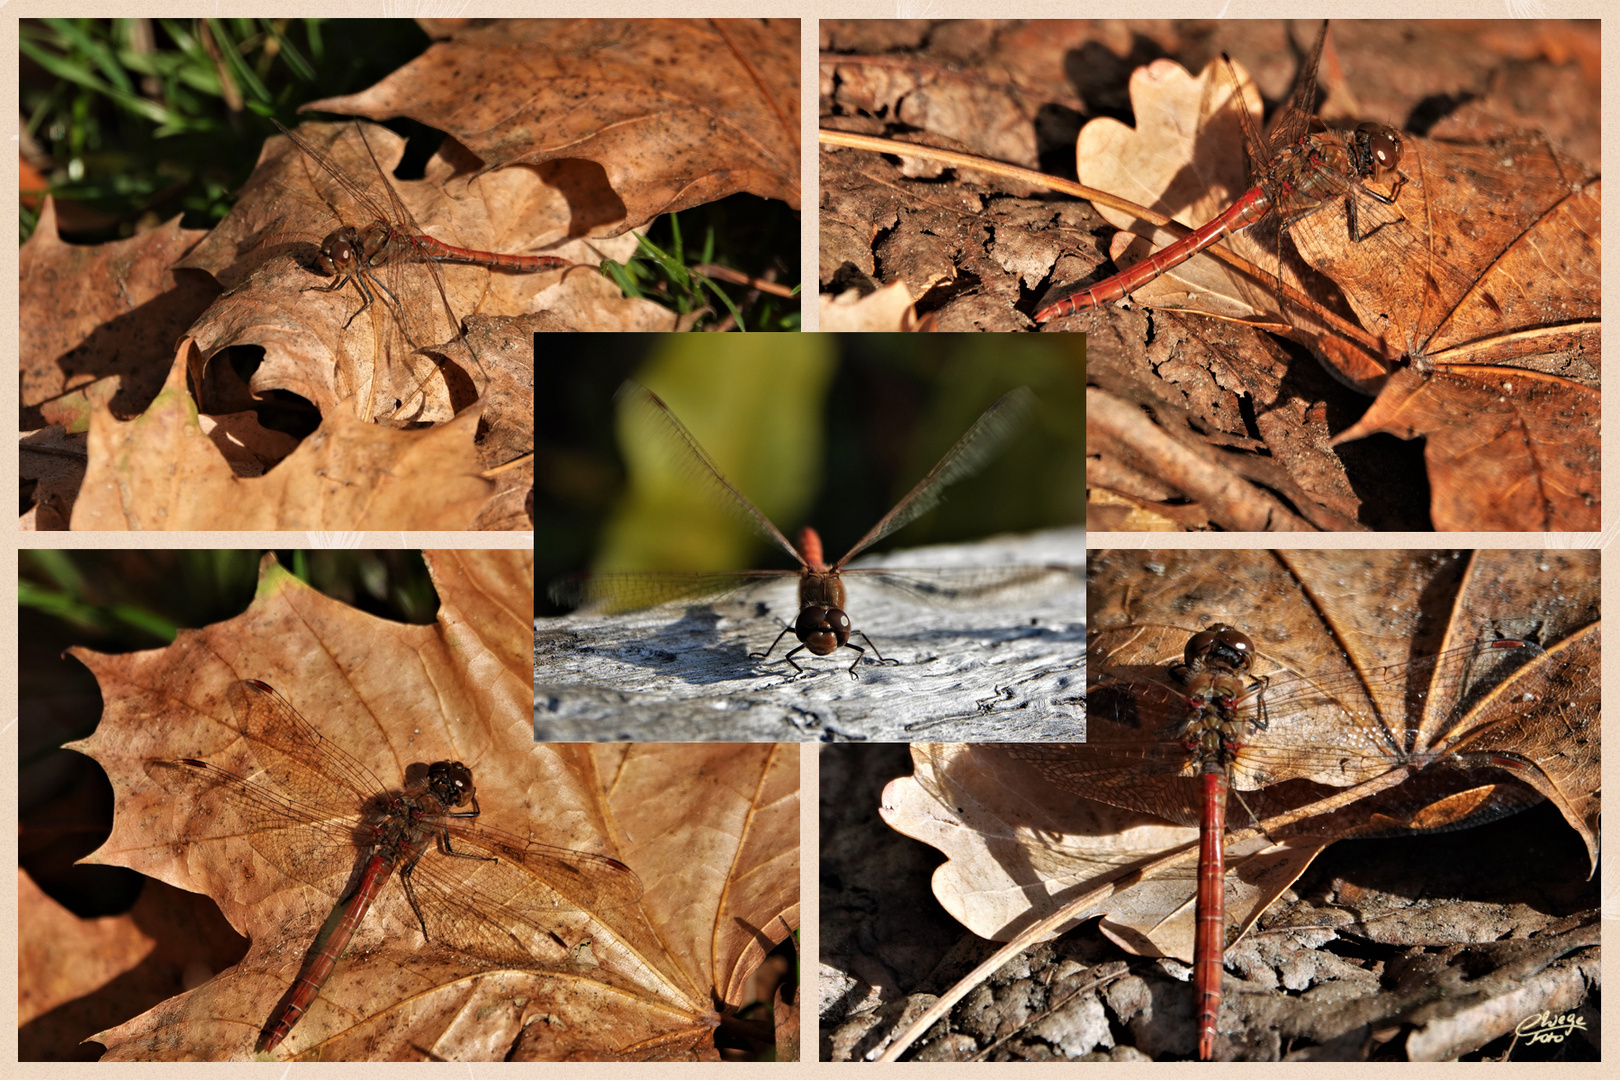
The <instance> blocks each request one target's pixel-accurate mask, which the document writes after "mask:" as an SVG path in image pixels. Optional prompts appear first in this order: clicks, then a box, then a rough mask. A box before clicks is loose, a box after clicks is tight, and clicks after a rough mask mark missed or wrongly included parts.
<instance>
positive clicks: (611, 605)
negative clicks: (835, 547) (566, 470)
mask: <svg viewBox="0 0 1620 1080" xmlns="http://www.w3.org/2000/svg"><path fill="white" fill-rule="evenodd" d="M1034 399H1035V395H1034V394H1032V393H1031V392H1030V391H1029V389H1028V388H1026V387H1020V388H1019V389H1017V390H1013V391H1010V392H1009V393H1007V394H1005V395H1003V396H1002V397H1001V398H1000V399H999V400H997V401H996V402H995V403H994V404H993V405H991V406H990V408H988V409H986V410H985V412H984V415H982V416H980V417H979V419H978V420H977V421H975V422H974V424H973V426H972V427H971V428H969V429H968V430H967V433H966V434H964V435H963V436H962V437H961V438H960V439H958V440H957V441H956V444H955V445H954V446H952V447H951V448H950V449H949V450H947V451H946V452H945V456H944V457H942V458H940V460H939V463H938V464H937V465H935V466H934V467H933V468H932V469H931V470H929V472H928V475H926V476H924V477H923V478H922V479H921V480H919V481H917V484H916V486H915V487H913V488H912V489H911V490H910V491H909V492H907V493H906V495H905V496H904V497H903V498H901V500H900V501H899V502H897V503H895V505H894V508H893V509H891V510H890V511H889V512H888V513H887V514H884V515H883V517H882V518H881V519H880V520H879V521H878V523H877V524H876V525H873V526H872V527H871V528H870V529H868V530H867V531H866V534H865V535H864V536H862V537H861V538H860V539H859V540H857V541H855V544H854V546H852V547H851V548H850V549H849V550H848V551H847V552H845V553H844V556H843V558H841V559H839V560H838V561H837V562H835V563H828V562H827V561H826V558H825V554H824V552H823V549H822V543H821V536H820V534H818V533H817V532H816V530H815V529H813V528H810V527H808V526H806V527H805V528H804V529H803V530H801V531H800V533H799V544H798V546H797V547H795V546H794V545H793V544H792V543H790V542H789V541H788V539H787V537H786V536H784V535H783V534H782V531H781V530H780V529H778V528H777V527H776V526H775V525H774V524H772V522H771V520H770V518H768V517H766V516H765V514H764V513H763V512H761V511H760V509H759V508H758V507H756V506H755V505H754V504H753V503H752V502H750V501H749V500H748V498H747V496H745V495H743V494H742V492H740V491H738V490H737V488H736V486H735V485H733V484H732V482H731V481H730V480H728V479H727V478H726V476H725V474H724V473H723V472H721V471H720V467H719V466H718V465H716V464H715V462H714V459H713V458H711V457H710V456H709V454H708V452H707V451H706V450H704V449H703V447H702V445H701V444H699V443H698V441H697V438H696V437H695V436H693V434H692V433H691V432H690V431H688V430H687V428H686V425H685V424H683V423H681V421H680V419H679V418H677V417H676V415H675V414H674V412H672V411H671V410H670V408H669V406H668V405H666V404H664V402H663V400H662V399H661V398H659V397H658V395H657V394H654V393H653V392H652V391H651V390H648V389H646V388H645V387H642V386H639V385H637V384H635V383H633V382H632V383H626V384H625V386H624V388H623V389H622V390H621V391H620V392H619V395H618V397H617V399H616V400H617V401H618V402H619V404H620V405H621V407H624V408H626V409H628V410H630V412H631V414H632V416H633V418H634V420H633V422H634V423H635V424H636V425H637V426H638V427H640V428H642V429H644V430H648V431H652V432H655V433H657V434H658V436H659V438H660V442H661V443H662V444H663V445H664V446H665V448H666V449H667V451H668V453H669V455H670V456H671V458H672V460H675V461H677V462H679V463H680V464H681V465H682V466H683V470H684V471H685V472H686V473H687V474H688V475H691V476H693V477H695V478H696V479H697V481H698V482H699V483H700V484H702V485H703V486H704V487H705V489H706V490H707V491H708V492H709V494H710V495H711V496H712V497H713V498H714V500H715V501H716V502H717V503H719V504H720V505H721V506H723V507H725V508H726V509H727V510H728V511H729V512H731V513H732V514H733V515H734V516H736V517H737V518H738V519H740V520H741V521H743V522H744V523H745V524H747V525H748V526H749V527H750V528H751V529H753V530H754V531H755V532H756V533H757V534H759V535H760V536H761V537H763V538H764V539H765V540H767V541H769V542H770V543H772V544H774V545H775V546H776V547H778V548H779V549H781V550H782V551H784V552H786V553H787V554H788V555H789V556H791V557H792V558H793V560H794V561H795V562H797V563H798V564H799V569H798V570H746V571H725V572H719V573H677V572H668V573H658V572H634V573H590V574H578V575H574V576H572V577H568V578H563V579H562V580H560V581H558V582H556V583H555V584H554V585H553V586H552V588H551V597H552V599H553V600H554V601H556V602H557V603H558V604H561V605H563V606H565V607H576V606H577V607H581V608H583V609H584V610H587V611H593V612H605V613H613V612H621V611H634V610H637V609H640V608H648V607H655V606H657V605H660V604H667V603H674V602H677V601H683V600H685V601H691V600H702V599H714V598H716V597H719V596H723V595H726V594H727V593H731V592H735V591H737V590H738V589H742V588H746V587H747V586H749V585H752V584H757V583H760V582H767V581H774V580H782V579H786V578H792V577H797V578H798V579H799V613H798V616H797V618H796V619H795V620H794V622H793V623H791V624H789V625H787V626H785V627H784V628H783V629H782V632H781V633H780V634H778V635H777V636H776V640H775V641H773V642H772V643H771V647H770V648H769V649H767V650H765V652H763V653H750V654H749V658H750V659H755V660H760V661H761V662H765V663H771V664H777V663H784V662H785V663H787V664H789V665H791V666H792V668H793V670H794V671H795V672H796V673H802V672H803V671H804V668H802V667H801V666H800V665H799V663H798V662H797V661H796V660H795V659H794V657H796V656H797V655H798V654H799V653H801V652H806V651H808V652H809V653H810V654H811V655H813V656H830V655H831V654H832V653H834V652H836V651H837V650H838V649H841V648H849V649H853V650H855V653H856V655H855V658H854V659H853V660H851V661H850V665H849V668H848V671H849V675H850V677H851V678H859V677H860V674H859V672H858V670H857V668H858V666H859V665H860V663H861V661H862V660H863V659H865V657H866V649H867V648H870V649H871V650H872V653H873V655H874V656H875V657H876V661H875V662H876V663H878V664H891V665H892V664H897V663H898V662H899V661H897V660H891V659H888V658H886V657H884V656H883V655H882V653H881V652H880V651H879V650H878V648H877V646H876V645H873V644H872V641H871V639H870V638H868V637H867V636H866V634H865V632H864V631H860V630H856V629H855V628H854V625H853V623H852V622H851V621H850V618H849V615H848V614H847V612H846V611H845V608H846V601H845V592H844V579H845V577H846V576H847V577H848V578H850V579H852V580H860V581H864V582H870V583H872V584H875V585H879V586H882V587H887V588H890V589H894V590H898V591H901V592H904V593H908V594H910V595H912V596H915V597H918V598H920V599H923V600H924V601H927V602H941V603H945V602H958V601H971V600H975V599H977V598H979V597H982V596H986V595H989V594H990V593H993V592H995V591H996V590H999V589H1005V588H1008V587H1011V586H1013V585H1017V584H1020V583H1028V582H1033V581H1035V580H1038V579H1039V578H1040V577H1042V576H1043V575H1045V574H1047V573H1048V572H1049V570H1048V568H1045V567H1034V566H1025V567H1019V566H1013V567H1007V566H1003V567H985V568H977V569H935V570H905V569H898V568H888V567H884V568H878V567H871V568H849V567H848V563H849V561H850V560H851V559H853V558H855V556H857V555H859V554H860V553H861V552H863V551H865V550H866V549H867V548H869V547H871V546H872V545H873V544H875V543H877V542H878V541H879V540H882V539H883V538H884V537H886V536H888V535H889V534H891V533H893V532H895V531H896V530H898V529H900V528H902V527H904V526H906V525H908V524H910V523H911V522H912V521H915V520H916V519H917V518H918V517H920V516H921V515H922V514H924V513H926V512H927V511H929V510H930V509H932V508H933V507H934V506H935V505H936V504H938V502H939V500H940V497H941V495H942V494H943V492H944V490H945V488H946V487H947V486H948V485H950V484H952V483H955V482H956V481H958V480H961V479H964V478H966V477H968V476H972V475H973V474H974V473H976V472H978V471H979V470H980V469H982V468H983V467H984V465H985V464H986V463H987V462H988V461H989V460H990V459H991V458H992V457H993V456H994V455H995V454H996V453H997V451H999V450H1000V449H1001V447H1002V445H1003V444H1004V443H1005V442H1006V440H1007V439H1008V437H1010V436H1011V435H1012V434H1013V432H1014V431H1015V430H1017V428H1018V427H1019V426H1020V425H1021V424H1022V423H1023V422H1024V421H1025V419H1027V417H1028V415H1029V413H1030V411H1031V409H1032V408H1033V405H1034ZM790 632H791V633H792V634H793V636H794V637H795V638H797V639H798V641H799V645H798V646H797V647H795V648H793V649H791V650H789V651H788V652H787V653H786V654H785V655H784V656H782V657H780V658H779V659H777V660H770V659H769V657H770V655H771V653H772V652H774V651H775V650H776V647H777V645H779V644H780V643H781V641H782V639H783V638H784V637H786V636H787V635H788V634H789V633H790ZM855 636H859V638H860V639H861V640H862V641H865V642H866V647H862V646H860V645H857V644H855V643H854V642H853V641H851V640H850V639H851V638H852V637H855Z"/></svg>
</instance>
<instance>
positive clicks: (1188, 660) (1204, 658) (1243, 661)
mask: <svg viewBox="0 0 1620 1080" xmlns="http://www.w3.org/2000/svg"><path fill="white" fill-rule="evenodd" d="M1253 662H1254V642H1253V641H1251V640H1250V639H1249V635H1247V634H1245V633H1244V632H1243V631H1241V630H1235V629H1233V628H1232V627H1230V626H1227V625H1226V624H1225V623H1216V624H1215V625H1214V626H1211V627H1210V628H1209V629H1208V630H1200V631H1199V632H1198V633H1196V634H1194V635H1193V636H1192V637H1191V638H1189V639H1188V641H1187V648H1186V651H1185V652H1184V654H1183V667H1185V668H1187V669H1188V670H1190V671H1201V670H1207V669H1212V668H1213V669H1216V670H1220V671H1232V672H1237V671H1247V670H1248V668H1249V665H1250V664H1252V663H1253Z"/></svg>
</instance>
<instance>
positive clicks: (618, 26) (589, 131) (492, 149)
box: [310, 19, 799, 236]
mask: <svg viewBox="0 0 1620 1080" xmlns="http://www.w3.org/2000/svg"><path fill="white" fill-rule="evenodd" d="M310 107H311V108H320V109H327V110H330V111H336V112H345V113H354V114H357V115H361V116H369V117H372V118H374V119H380V118H382V117H385V116H409V117H411V118H412V119H415V120H420V121H421V122H422V123H424V124H430V125H432V126H433V127H436V128H440V129H441V130H444V131H448V132H450V133H451V134H453V135H454V136H455V137H456V138H457V139H459V140H460V141H461V143H462V144H463V145H465V146H466V147H467V148H468V149H469V150H471V151H472V152H473V153H474V154H476V155H478V157H480V158H482V159H483V160H484V161H485V162H487V163H488V164H489V166H490V167H493V168H500V167H504V166H510V165H520V164H529V165H539V164H540V163H542V162H557V163H558V166H557V167H560V168H561V169H563V170H564V172H563V173H562V175H563V176H565V177H566V178H567V180H566V183H565V184H564V185H563V190H564V194H565V195H566V197H567V200H568V203H569V209H570V219H569V221H568V224H567V235H569V236H583V235H586V234H587V233H590V234H594V235H599V236H617V235H619V234H620V233H623V232H625V231H627V230H629V229H632V228H635V227H638V226H641V225H644V224H646V223H647V222H649V221H651V220H652V219H653V218H655V217H657V216H658V215H660V214H667V213H673V212H675V211H678V210H684V209H686V208H687V207H691V206H698V205H701V204H703V203H707V202H713V201H715V200H717V199H722V198H724V197H726V196H727V195H731V194H734V193H736V192H749V193H752V194H754V195H758V196H760V197H761V198H767V199H781V200H782V201H784V202H786V203H787V204H788V205H789V206H791V207H793V208H795V209H797V208H798V205H799V21H798V20H797V19H763V20H753V19H749V20H743V19H618V20H616V19H518V20H513V21H509V22H494V23H488V24H484V25H478V26H472V27H468V28H465V29H462V30H460V31H458V32H457V33H456V34H455V36H454V37H453V38H452V39H451V40H450V41H446V42H441V43H439V44H436V45H434V46H433V47H432V48H430V49H429V50H428V51H427V52H426V53H424V54H423V55H422V56H421V57H419V58H417V59H416V60H414V61H412V62H411V63H409V64H407V65H406V66H405V67H403V68H401V69H400V70H398V71H396V72H394V73H393V74H392V75H390V76H389V77H388V78H387V79H386V80H384V81H383V82H381V83H379V84H377V85H376V86H374V87H372V88H370V89H369V90H366V91H364V92H362V93H360V94H354V95H351V96H349V97H343V98H331V99H328V100H326V101H319V102H314V103H312V104H311V106H310ZM591 163H594V164H591ZM520 171H521V170H520Z"/></svg>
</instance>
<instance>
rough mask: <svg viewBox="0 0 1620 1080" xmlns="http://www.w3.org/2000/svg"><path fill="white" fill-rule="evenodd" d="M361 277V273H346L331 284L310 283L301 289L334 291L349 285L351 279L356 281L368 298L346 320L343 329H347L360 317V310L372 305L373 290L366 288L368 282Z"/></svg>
mask: <svg viewBox="0 0 1620 1080" xmlns="http://www.w3.org/2000/svg"><path fill="white" fill-rule="evenodd" d="M360 279H361V275H360V274H356V273H350V274H345V275H344V276H343V277H340V278H338V279H336V280H335V281H333V282H332V284H330V285H309V286H306V287H305V288H303V289H302V290H300V291H301V292H333V291H335V290H337V289H341V288H343V286H345V285H347V284H348V283H349V282H351V281H352V282H354V287H355V288H357V289H359V290H360V295H361V296H363V297H365V298H366V302H365V303H363V304H361V305H360V308H359V310H358V311H356V312H355V313H354V314H353V315H350V316H349V318H348V321H346V322H345V323H344V324H343V329H345V330H347V329H348V328H349V323H352V322H354V320H356V319H358V318H359V317H360V312H361V311H364V310H366V308H368V307H370V306H371V292H370V291H369V290H368V289H367V288H366V283H365V282H364V281H362V280H360Z"/></svg>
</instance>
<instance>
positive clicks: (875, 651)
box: [844, 630, 900, 679]
mask: <svg viewBox="0 0 1620 1080" xmlns="http://www.w3.org/2000/svg"><path fill="white" fill-rule="evenodd" d="M855 632H856V633H857V634H859V635H861V640H862V641H864V642H866V643H867V644H868V645H872V639H871V638H869V637H867V636H866V631H864V630H857V631H855ZM844 644H845V646H846V647H848V648H851V649H854V650H855V651H856V652H858V653H860V654H861V656H865V655H866V650H865V649H863V648H861V647H860V646H859V645H856V644H854V643H853V642H845V643H844ZM872 655H873V656H875V657H877V662H878V663H880V664H888V665H890V666H892V667H897V666H899V664H900V661H898V660H890V659H889V658H888V657H886V656H884V655H883V654H882V653H880V652H878V647H877V646H876V645H872ZM861 656H857V657H856V658H855V663H854V664H850V665H849V677H850V678H852V679H858V678H860V675H859V674H857V673H856V671H855V664H859V663H860V662H861Z"/></svg>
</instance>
